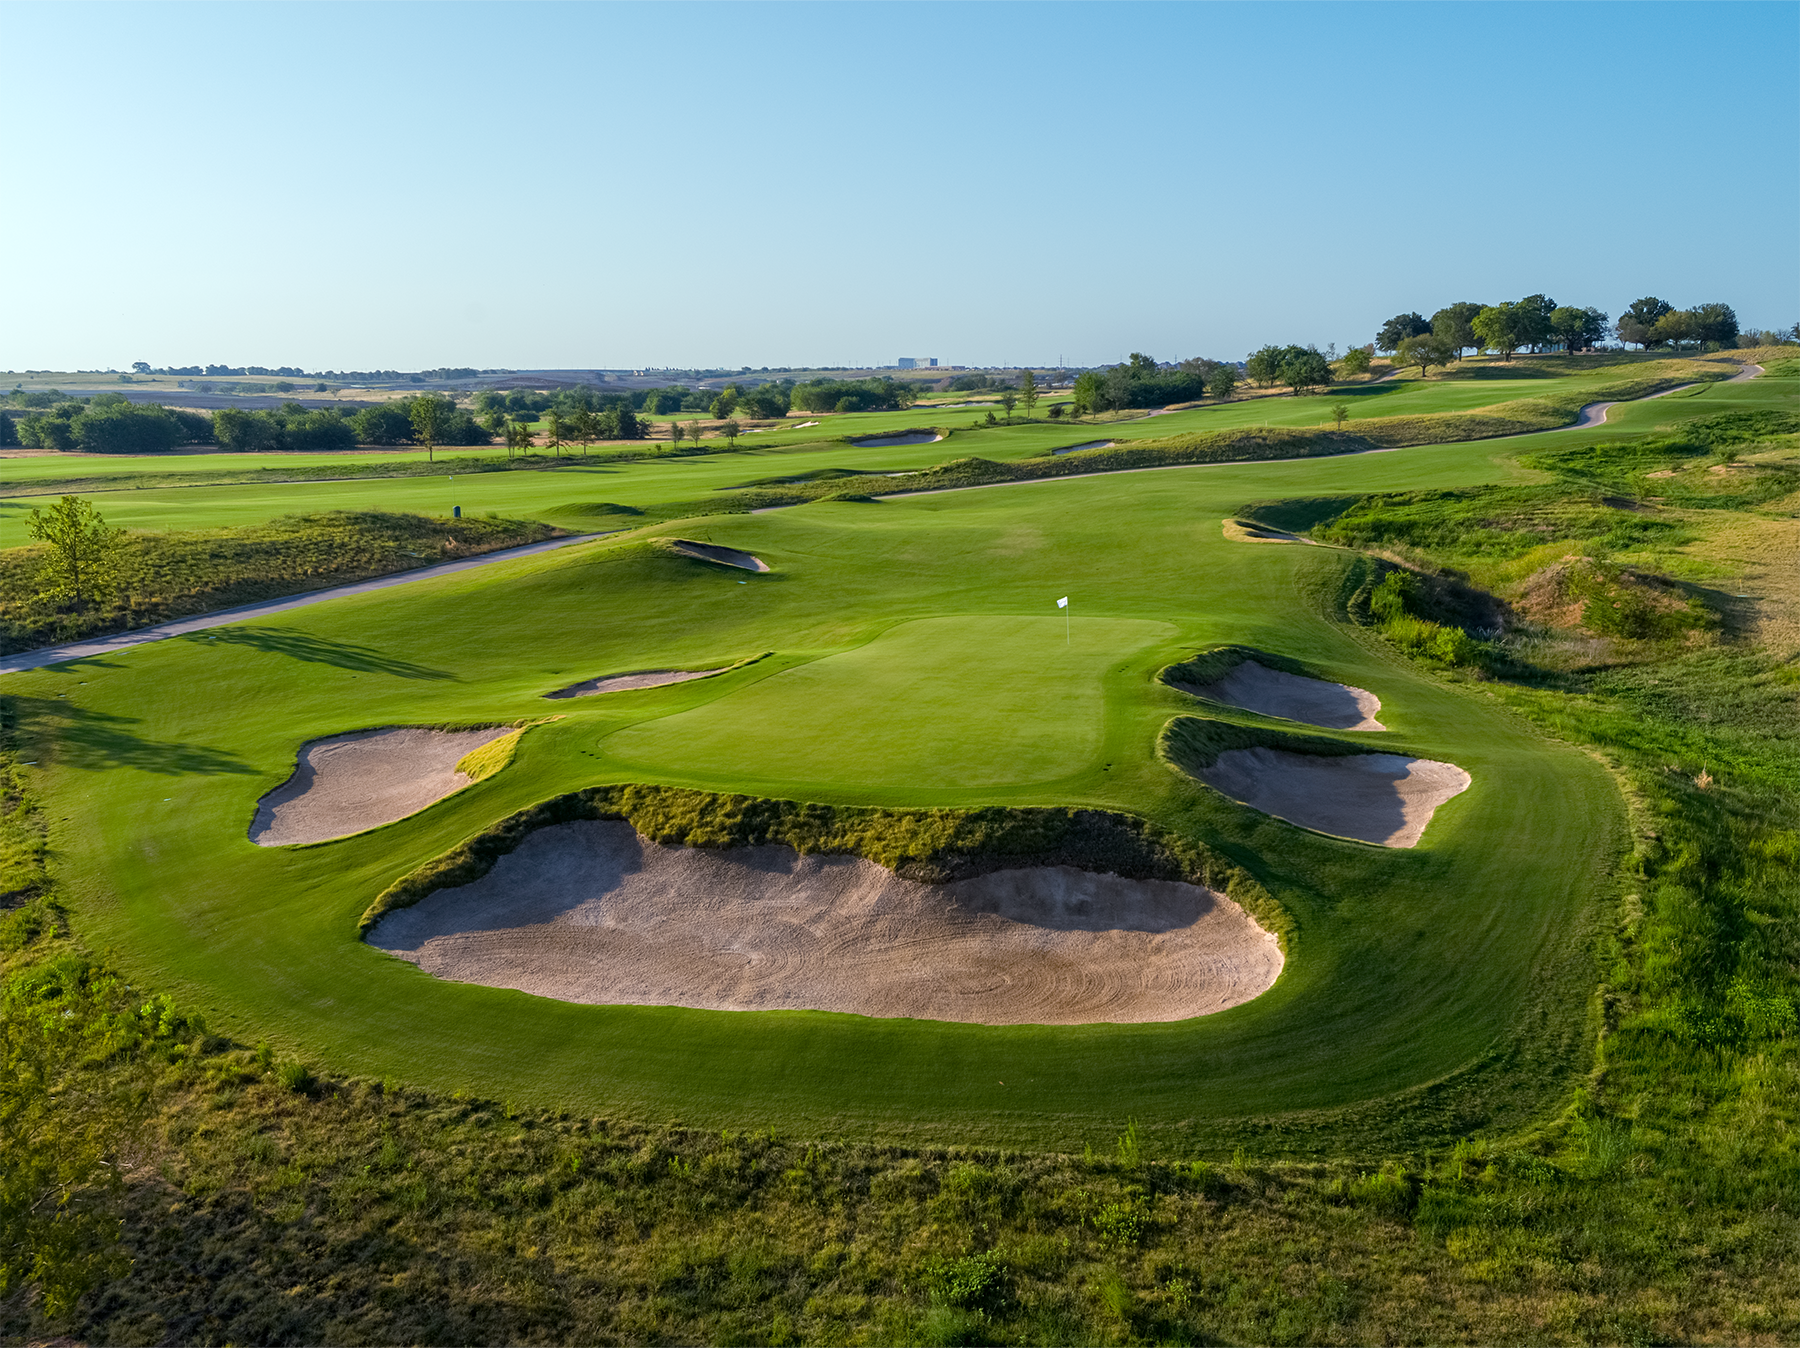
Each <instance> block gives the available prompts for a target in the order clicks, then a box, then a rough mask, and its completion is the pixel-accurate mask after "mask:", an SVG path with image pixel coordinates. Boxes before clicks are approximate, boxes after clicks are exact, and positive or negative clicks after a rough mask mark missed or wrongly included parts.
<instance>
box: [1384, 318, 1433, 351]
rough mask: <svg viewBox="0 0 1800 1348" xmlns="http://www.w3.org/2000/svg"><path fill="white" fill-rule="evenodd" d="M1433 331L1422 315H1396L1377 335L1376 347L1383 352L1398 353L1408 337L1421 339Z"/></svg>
mask: <svg viewBox="0 0 1800 1348" xmlns="http://www.w3.org/2000/svg"><path fill="white" fill-rule="evenodd" d="M1430 331H1431V324H1429V323H1427V322H1426V321H1425V319H1424V316H1423V315H1420V314H1395V315H1394V316H1393V317H1392V318H1390V319H1388V321H1387V322H1385V323H1383V324H1382V325H1381V331H1380V332H1378V333H1376V334H1375V345H1376V346H1377V347H1378V348H1380V349H1381V350H1383V351H1398V350H1399V349H1400V343H1401V342H1404V341H1405V340H1406V339H1407V338H1408V337H1419V336H1422V335H1423V334H1425V333H1427V332H1430Z"/></svg>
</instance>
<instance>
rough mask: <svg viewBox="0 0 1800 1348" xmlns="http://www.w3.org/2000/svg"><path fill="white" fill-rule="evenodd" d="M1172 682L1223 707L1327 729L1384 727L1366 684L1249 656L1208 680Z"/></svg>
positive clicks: (1375, 702) (1378, 699)
mask: <svg viewBox="0 0 1800 1348" xmlns="http://www.w3.org/2000/svg"><path fill="white" fill-rule="evenodd" d="M1177 686H1178V687H1181V688H1183V689H1184V690H1185V691H1187V692H1191V693H1194V694H1196V695H1197V696H1199V697H1204V698H1208V699H1210V700H1211V701H1213V702H1222V703H1224V704H1225V705H1226V706H1228V707H1240V708H1242V709H1243V710H1244V711H1254V712H1260V713H1261V714H1262V715H1264V716H1279V717H1281V718H1283V719H1285V720H1289V721H1301V722H1303V723H1305V724H1306V725H1316V726H1320V727H1322V728H1323V729H1326V730H1386V729H1387V727H1386V726H1384V725H1383V724H1382V723H1381V722H1380V721H1377V720H1376V719H1375V713H1376V712H1378V711H1380V710H1381V699H1380V698H1378V697H1376V696H1375V694H1373V693H1371V692H1370V691H1369V690H1368V689H1366V688H1353V687H1351V686H1350V685H1349V684H1347V683H1327V682H1326V681H1325V680H1324V679H1309V678H1307V677H1306V676H1304V675H1301V674H1287V673H1284V672H1282V671H1281V670H1279V669H1270V668H1268V667H1267V666H1266V665H1260V664H1258V663H1257V662H1256V661H1254V660H1245V661H1244V662H1243V663H1242V664H1240V665H1237V666H1236V667H1235V668H1233V669H1232V670H1231V671H1230V672H1229V673H1227V674H1226V675H1225V676H1224V677H1223V678H1221V679H1217V680H1215V681H1214V682H1212V683H1208V684H1201V685H1199V686H1197V687H1196V686H1193V685H1186V684H1182V685H1177Z"/></svg>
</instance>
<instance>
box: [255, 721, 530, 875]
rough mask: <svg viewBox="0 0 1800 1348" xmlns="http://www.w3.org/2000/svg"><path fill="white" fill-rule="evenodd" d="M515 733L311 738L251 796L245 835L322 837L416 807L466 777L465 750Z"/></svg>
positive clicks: (276, 839)
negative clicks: (277, 776)
mask: <svg viewBox="0 0 1800 1348" xmlns="http://www.w3.org/2000/svg"><path fill="white" fill-rule="evenodd" d="M512 733H513V727H511V726H489V727H487V728H485V729H482V730H424V729H420V728H418V727H399V728H396V729H393V730H363V731H358V732H357V733H356V734H353V735H333V736H332V737H331V738H330V739H323V740H310V741H308V742H307V743H305V744H303V745H301V746H300V761H299V763H298V765H297V766H296V767H295V768H294V775H293V776H292V777H289V778H288V779H287V781H285V782H283V783H282V784H281V785H280V786H278V787H276V788H275V789H274V790H273V791H271V792H269V794H268V795H266V796H264V797H263V798H262V799H261V800H259V801H258V802H257V803H256V818H255V819H254V820H253V821H252V822H251V824H250V841H251V842H253V843H256V844H258V845H259V846H262V847H285V846H288V845H290V844H293V843H315V842H325V841H326V840H328V839H330V838H344V837H348V836H349V835H350V834H352V833H361V832H362V831H363V830H364V829H371V828H375V827H377V826H379V825H381V824H391V823H393V822H394V821H395V820H396V819H404V818H406V816H407V815H409V814H417V813H418V812H419V811H420V810H422V809H424V808H425V807H426V806H427V805H430V804H431V803H432V802H433V801H439V800H442V799H443V798H444V797H445V796H448V795H450V794H451V793H452V792H455V791H460V790H462V788H463V787H465V786H467V785H468V784H469V781H470V779H469V778H468V777H466V776H464V775H463V774H462V773H460V772H458V771H457V770H456V765H457V762H458V761H459V760H460V759H461V758H462V756H463V755H464V754H466V753H468V752H469V751H470V750H471V749H479V748H480V747H481V746H482V745H484V744H488V743H491V742H492V741H494V740H497V739H499V738H500V737H501V736H502V735H510V734H512Z"/></svg>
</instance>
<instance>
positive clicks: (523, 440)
mask: <svg viewBox="0 0 1800 1348" xmlns="http://www.w3.org/2000/svg"><path fill="white" fill-rule="evenodd" d="M531 444H532V441H531V423H530V422H526V421H509V422H507V423H506V457H507V458H508V459H509V460H510V459H511V458H512V456H513V451H514V450H517V451H518V452H519V453H520V454H526V453H529V452H530V450H531Z"/></svg>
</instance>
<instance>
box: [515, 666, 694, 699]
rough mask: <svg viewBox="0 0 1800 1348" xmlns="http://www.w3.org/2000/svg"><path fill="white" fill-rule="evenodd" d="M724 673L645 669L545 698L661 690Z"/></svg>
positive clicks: (572, 686) (574, 686)
mask: <svg viewBox="0 0 1800 1348" xmlns="http://www.w3.org/2000/svg"><path fill="white" fill-rule="evenodd" d="M724 672H725V671H724V670H722V669H644V670H639V671H638V672H637V673H636V674H609V675H607V676H606V677H605V678H600V679H588V680H587V681H585V682H583V683H572V684H570V685H569V686H568V687H567V688H558V689H557V690H556V691H555V692H554V693H545V694H544V696H545V697H549V698H564V697H592V696H594V694H596V693H626V692H630V691H631V690H632V689H633V688H661V687H663V686H664V685H665V684H671V683H687V682H688V681H689V680H692V679H710V678H711V677H712V676H713V675H715V674H723V673H724Z"/></svg>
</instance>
